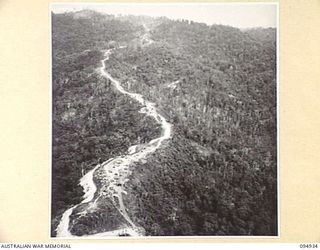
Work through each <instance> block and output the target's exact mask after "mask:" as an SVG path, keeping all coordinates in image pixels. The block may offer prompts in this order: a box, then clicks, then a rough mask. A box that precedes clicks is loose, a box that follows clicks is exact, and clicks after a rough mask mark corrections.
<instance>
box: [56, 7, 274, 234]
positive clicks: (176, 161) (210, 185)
mask: <svg viewBox="0 0 320 250" xmlns="http://www.w3.org/2000/svg"><path fill="white" fill-rule="evenodd" d="M52 25H53V29H52V32H53V35H52V39H53V40H52V44H53V166H52V167H53V172H52V178H53V179H52V189H53V193H52V195H53V196H52V204H53V206H52V219H53V227H54V226H56V223H57V220H58V219H59V216H61V214H62V212H63V211H64V210H65V209H66V208H68V207H70V206H71V205H72V204H76V203H78V202H80V201H81V195H82V190H81V188H80V187H79V186H78V181H79V179H80V178H81V176H82V174H83V173H85V172H86V171H88V170H90V169H91V168H92V167H93V166H94V165H95V164H97V163H98V162H99V159H100V160H101V161H105V160H107V159H109V158H111V157H114V156H117V155H121V154H123V153H125V152H126V150H127V149H128V146H130V145H133V144H135V143H144V142H147V141H150V140H152V139H153V138H155V137H156V135H158V134H159V133H160V130H159V127H158V125H157V123H156V122H155V121H154V120H152V119H151V118H148V117H146V116H144V115H142V114H141V113H139V112H138V110H139V108H140V107H139V104H138V103H135V102H133V101H132V100H131V99H128V98H127V97H125V96H123V95H121V94H120V93H118V92H117V91H116V90H115V89H114V88H113V86H112V85H111V84H110V83H109V82H108V81H106V80H104V79H102V78H101V77H100V76H99V74H98V73H97V71H96V69H97V68H98V67H99V63H100V60H101V58H102V55H103V52H104V51H105V50H106V49H107V48H109V47H115V48H116V47H117V46H119V45H123V46H126V47H125V48H123V49H121V50H120V49H118V50H117V49H116V50H115V51H114V53H113V54H112V55H111V57H110V60H109V61H108V62H107V63H106V67H107V69H108V71H109V72H110V73H111V75H112V76H113V77H114V78H116V79H118V80H120V82H121V83H122V86H123V87H124V88H125V89H127V90H128V91H132V92H135V93H141V94H142V95H143V96H144V97H145V99H147V100H150V101H152V102H154V103H156V108H157V110H158V111H159V113H161V114H162V115H163V116H164V117H165V118H166V119H167V120H168V121H169V122H170V123H171V124H172V125H173V136H172V139H171V140H170V141H169V142H167V143H166V144H165V145H164V146H163V147H161V148H159V149H158V150H157V151H156V152H155V153H153V154H152V155H150V156H148V159H147V160H146V161H143V162H139V163H137V164H135V166H134V168H133V171H132V174H131V176H130V177H129V181H128V182H127V183H126V184H125V189H126V192H127V195H124V199H125V205H126V207H127V208H128V213H129V215H130V217H131V218H132V220H133V221H134V222H135V223H136V224H137V225H140V226H141V227H143V228H144V229H145V231H146V234H147V235H277V141H276V138H277V126H276V124H277V121H276V113H277V112H276V31H275V29H251V30H245V31H241V30H239V29H236V28H233V27H229V26H222V25H211V26H209V25H206V24H202V23H196V22H190V21H187V20H181V21H172V20H169V19H166V18H157V19H152V18H147V17H134V16H131V17H114V16H109V15H102V14H98V13H95V12H92V11H84V12H77V13H69V14H53V16H52ZM53 234H54V233H53Z"/></svg>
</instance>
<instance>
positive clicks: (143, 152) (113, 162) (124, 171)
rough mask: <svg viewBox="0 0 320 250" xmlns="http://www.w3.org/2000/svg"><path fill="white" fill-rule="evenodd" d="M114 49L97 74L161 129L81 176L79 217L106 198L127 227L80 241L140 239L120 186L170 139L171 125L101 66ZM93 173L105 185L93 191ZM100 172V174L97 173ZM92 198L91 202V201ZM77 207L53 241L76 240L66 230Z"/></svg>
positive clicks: (67, 214)
mask: <svg viewBox="0 0 320 250" xmlns="http://www.w3.org/2000/svg"><path fill="white" fill-rule="evenodd" d="M123 48H124V47H123V46H122V47H119V48H118V49H123ZM113 50H115V49H109V50H108V51H107V52H106V53H105V58H104V59H103V60H101V64H102V66H101V67H100V68H99V70H100V74H101V75H102V76H103V77H104V78H106V79H109V80H110V81H111V83H112V84H113V86H114V87H115V88H116V89H117V90H118V91H120V92H121V93H122V94H124V95H127V96H129V97H131V98H132V99H134V100H136V101H138V102H139V103H140V104H141V105H142V106H143V107H142V108H141V110H140V111H139V112H140V113H144V114H145V115H147V116H150V117H153V118H154V119H155V120H156V121H157V122H158V123H159V124H161V127H162V135H161V136H160V137H159V138H156V139H153V140H151V141H150V142H149V143H148V144H144V145H139V144H138V145H133V146H131V147H130V148H129V149H128V153H127V154H126V155H122V156H119V157H117V158H112V159H109V160H108V161H105V162H104V163H102V164H98V165H97V166H96V167H95V168H94V169H92V170H91V171H89V172H88V173H87V174H86V175H84V176H83V177H82V178H81V180H80V185H81V186H82V187H83V190H84V193H85V194H84V196H83V200H82V202H81V203H80V204H85V205H86V209H85V210H84V211H83V212H81V214H82V216H85V215H86V213H87V210H88V209H90V208H92V207H95V206H97V201H98V200H99V199H103V198H104V197H105V198H108V199H109V200H111V201H112V202H113V204H114V205H115V207H116V208H117V210H118V211H119V213H120V214H121V215H122V216H123V218H124V219H125V220H126V222H127V224H128V225H127V227H122V228H119V229H118V230H113V231H106V232H102V233H97V234H90V235H83V236H81V237H104V236H119V235H120V234H124V233H125V234H126V235H130V236H141V235H143V232H144V230H143V229H141V227H138V226H136V225H135V224H134V223H133V221H132V220H131V219H130V217H129V215H128V213H127V210H128V208H126V207H125V206H124V204H123V199H122V194H123V193H124V194H126V191H125V190H124V188H123V184H124V183H125V182H127V181H128V179H127V177H128V176H129V175H130V173H131V170H130V168H132V167H133V166H132V165H133V163H136V162H138V161H140V160H142V159H145V158H146V157H147V156H148V155H149V154H151V153H153V152H155V151H156V150H157V149H158V148H159V147H160V146H161V145H162V143H163V141H165V140H167V139H169V138H170V137H171V130H172V125H171V124H170V123H168V122H167V121H166V119H165V118H164V117H163V116H162V115H160V114H159V113H158V112H157V110H156V108H155V104H154V103H152V102H149V101H147V100H145V99H144V98H143V96H142V95H140V94H137V93H131V92H128V91H126V90H125V89H124V88H123V87H122V86H121V84H120V82H119V81H118V80H116V79H114V78H113V77H112V76H111V75H110V74H109V73H108V72H107V71H106V69H105V68H106V65H105V62H106V61H108V60H109V57H110V55H111V54H112V53H113ZM97 170H99V172H100V173H101V172H102V173H103V174H102V176H101V174H100V177H101V178H102V180H104V181H105V182H104V183H105V185H102V186H101V188H97V186H96V184H95V183H94V180H93V177H94V175H95V174H97V172H98V171H97ZM100 170H103V171H100ZM95 197H96V198H95ZM94 198H95V199H94ZM80 204H77V205H75V206H73V207H71V208H69V209H68V210H66V211H65V212H64V213H63V215H62V218H61V220H60V223H59V225H58V227H57V229H56V233H57V237H69V238H71V237H77V236H75V235H72V233H71V232H70V230H69V226H70V216H71V215H72V213H73V211H74V209H75V208H77V207H78V206H79V205H80Z"/></svg>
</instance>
